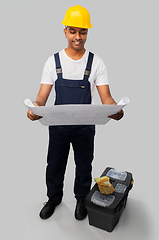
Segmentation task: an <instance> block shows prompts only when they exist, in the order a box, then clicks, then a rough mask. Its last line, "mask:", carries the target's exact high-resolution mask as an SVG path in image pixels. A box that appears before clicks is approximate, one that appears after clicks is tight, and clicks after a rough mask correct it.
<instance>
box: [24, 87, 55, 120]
mask: <svg viewBox="0 0 159 240" xmlns="http://www.w3.org/2000/svg"><path fill="white" fill-rule="evenodd" d="M52 86H53V85H50V84H41V86H40V90H39V92H38V95H37V97H36V98H35V100H34V101H33V104H34V105H35V106H36V107H38V106H45V104H46V102H47V99H48V97H49V94H50V92H51V89H52ZM27 117H28V118H29V119H30V120H32V121H34V120H39V119H40V118H42V117H40V116H37V115H35V114H33V113H32V112H31V111H30V109H29V110H28V111H27Z"/></svg>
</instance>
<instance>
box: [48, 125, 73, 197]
mask: <svg viewBox="0 0 159 240" xmlns="http://www.w3.org/2000/svg"><path fill="white" fill-rule="evenodd" d="M69 149H70V139H69V128H67V127H64V126H50V127H49V147H48V156H47V168H46V185H47V196H48V198H49V199H50V200H51V201H53V202H61V200H62V196H63V181H64V175H65V169H66V165H67V159H68V154H69Z"/></svg>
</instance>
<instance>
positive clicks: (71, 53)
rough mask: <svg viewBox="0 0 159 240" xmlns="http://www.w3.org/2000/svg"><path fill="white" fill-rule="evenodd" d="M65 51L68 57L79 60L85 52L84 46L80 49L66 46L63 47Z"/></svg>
mask: <svg viewBox="0 0 159 240" xmlns="http://www.w3.org/2000/svg"><path fill="white" fill-rule="evenodd" d="M65 53H66V54H67V56H68V57H70V58H72V59H73V60H79V59H81V58H82V57H83V55H84V53H85V48H83V49H80V50H75V49H73V48H69V47H67V48H66V49H65Z"/></svg>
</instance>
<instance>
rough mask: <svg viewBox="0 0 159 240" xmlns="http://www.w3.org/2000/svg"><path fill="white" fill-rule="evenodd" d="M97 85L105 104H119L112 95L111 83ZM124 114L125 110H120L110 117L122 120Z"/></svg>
mask: <svg viewBox="0 0 159 240" xmlns="http://www.w3.org/2000/svg"><path fill="white" fill-rule="evenodd" d="M96 87H97V90H98V93H99V96H100V99H101V102H102V103H103V104H114V105H116V104H117V103H116V102H115V100H114V99H113V98H112V96H111V93H110V89H109V85H101V86H96ZM123 115H124V112H123V110H120V111H119V112H118V113H116V114H113V115H111V116H109V117H110V118H112V119H114V120H120V119H121V118H122V117H123Z"/></svg>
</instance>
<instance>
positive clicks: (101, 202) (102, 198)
mask: <svg viewBox="0 0 159 240" xmlns="http://www.w3.org/2000/svg"><path fill="white" fill-rule="evenodd" d="M114 199H115V196H113V195H105V194H102V193H101V192H99V191H95V192H94V194H93V195H92V197H91V202H93V203H94V204H96V205H98V206H100V207H108V206H110V205H111V204H112V203H113V201H114Z"/></svg>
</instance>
